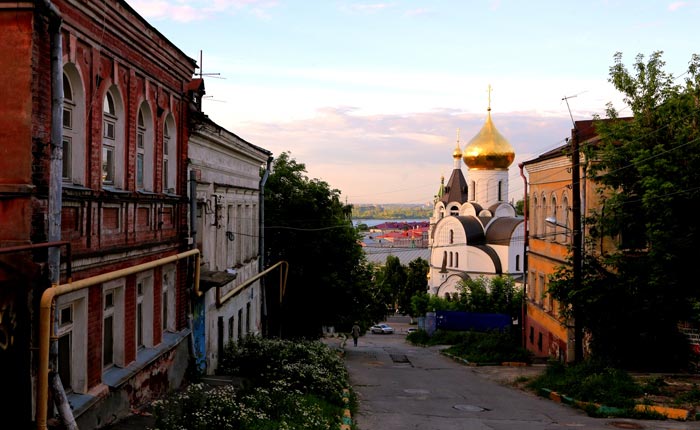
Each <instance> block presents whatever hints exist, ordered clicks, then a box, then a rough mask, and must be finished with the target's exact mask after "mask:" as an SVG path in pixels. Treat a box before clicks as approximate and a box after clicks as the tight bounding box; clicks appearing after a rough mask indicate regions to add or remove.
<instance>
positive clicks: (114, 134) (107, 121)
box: [102, 86, 124, 188]
mask: <svg viewBox="0 0 700 430" xmlns="http://www.w3.org/2000/svg"><path fill="white" fill-rule="evenodd" d="M123 112H124V109H123V105H122V103H121V98H120V97H119V93H118V92H117V89H116V87H115V86H112V88H110V89H109V90H108V91H107V93H106V94H105V97H104V99H103V103H102V184H103V185H106V186H112V187H115V188H123V187H124V118H123Z"/></svg>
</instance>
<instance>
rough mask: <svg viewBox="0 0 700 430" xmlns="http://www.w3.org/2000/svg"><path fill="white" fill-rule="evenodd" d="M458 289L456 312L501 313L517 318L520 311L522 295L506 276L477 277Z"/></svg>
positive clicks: (463, 283) (463, 282) (462, 283)
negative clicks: (457, 307) (458, 306)
mask: <svg viewBox="0 0 700 430" xmlns="http://www.w3.org/2000/svg"><path fill="white" fill-rule="evenodd" d="M458 289H459V290H460V294H459V299H458V301H459V305H460V308H459V309H458V310H463V311H467V312H484V313H501V314H507V315H510V316H513V317H518V316H519V315H520V313H521V311H522V304H523V293H522V290H520V289H518V288H516V287H515V281H514V280H513V278H510V277H508V276H497V277H495V278H486V277H483V276H481V277H479V278H477V279H467V280H465V281H462V282H461V283H460V284H459V286H458Z"/></svg>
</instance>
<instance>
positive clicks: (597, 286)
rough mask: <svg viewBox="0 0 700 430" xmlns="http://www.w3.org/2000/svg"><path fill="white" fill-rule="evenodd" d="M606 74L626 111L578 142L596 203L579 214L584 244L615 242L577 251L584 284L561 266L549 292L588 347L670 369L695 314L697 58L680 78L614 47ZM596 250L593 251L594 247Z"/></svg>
mask: <svg viewBox="0 0 700 430" xmlns="http://www.w3.org/2000/svg"><path fill="white" fill-rule="evenodd" d="M614 60H615V64H614V65H613V66H612V67H611V68H610V77H609V81H610V82H611V83H612V84H613V85H614V86H615V88H616V89H617V90H619V91H620V92H621V93H622V95H623V96H624V101H625V103H626V104H627V107H628V108H629V109H630V112H631V114H632V117H631V118H620V112H618V111H617V110H616V109H615V108H613V107H612V105H608V109H607V111H606V114H607V117H608V119H606V120H599V121H595V127H596V131H597V133H598V134H599V136H600V138H601V141H600V143H599V144H597V145H583V146H582V148H581V149H582V151H583V152H584V154H586V157H585V158H586V160H589V161H592V162H590V163H589V165H588V166H587V169H588V171H587V174H586V175H587V176H588V177H589V178H595V184H596V185H597V186H598V190H597V192H598V194H599V196H600V198H601V205H600V206H599V207H598V209H597V210H595V211H592V212H590V213H588V214H585V215H586V225H587V227H588V229H587V235H588V236H589V237H587V239H588V241H587V246H589V245H591V244H594V243H595V240H596V239H601V238H607V239H613V240H614V241H615V243H616V244H617V245H618V249H617V250H615V251H613V252H610V253H608V254H603V255H598V254H599V249H595V250H594V249H591V248H588V249H586V251H585V252H584V254H585V259H584V264H583V275H582V286H581V289H580V290H578V291H573V290H572V282H571V280H572V279H571V274H570V273H567V271H566V270H563V271H560V272H559V273H557V274H556V275H555V277H554V282H553V283H552V284H550V292H552V293H553V295H554V297H555V298H556V299H557V300H559V301H561V302H562V303H564V304H565V305H571V306H566V307H565V310H570V309H572V307H575V308H578V310H580V311H581V312H580V320H579V321H578V322H580V323H582V324H583V326H584V327H585V328H586V329H587V330H588V331H589V332H590V333H591V334H592V339H593V343H592V350H593V353H594V354H595V355H597V356H598V357H600V358H605V359H607V360H609V361H610V362H613V363H619V364H622V365H624V366H625V367H627V368H630V367H636V368H644V369H659V370H662V369H664V370H674V369H678V368H679V367H682V366H684V365H685V364H686V363H687V355H686V354H687V351H688V348H687V344H686V342H685V341H684V339H683V337H682V336H680V335H679V334H678V332H677V323H678V322H679V321H698V320H699V319H700V318H699V317H700V315H699V314H698V312H697V309H698V308H700V307H699V306H698V302H699V301H700V290H698V289H697V288H695V286H694V285H693V283H692V282H687V268H688V267H693V265H694V263H695V257H694V256H695V255H696V244H697V243H698V242H699V241H700V234H699V229H698V227H699V224H698V222H697V219H696V217H695V215H694V212H693V211H692V210H689V208H692V207H695V206H697V204H698V201H700V188H699V187H698V184H700V151H698V147H699V145H700V108H699V104H698V100H699V99H700V74H699V72H700V57H698V56H697V55H693V56H692V59H691V61H690V65H689V69H688V72H687V73H686V74H685V75H684V77H683V80H682V81H681V80H677V79H676V78H674V77H673V76H672V75H671V74H670V73H667V72H665V71H664V66H665V63H664V61H663V60H662V52H654V53H653V54H652V55H651V56H650V57H649V58H648V60H646V59H645V58H644V56H643V55H638V56H637V57H636V59H635V62H634V64H633V70H632V71H630V70H628V69H627V67H626V66H625V65H624V64H623V62H622V54H620V53H618V54H616V55H615V59H614ZM594 251H595V252H596V255H595V256H591V254H592V253H593V252H594Z"/></svg>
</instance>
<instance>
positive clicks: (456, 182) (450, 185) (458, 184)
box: [440, 169, 468, 204]
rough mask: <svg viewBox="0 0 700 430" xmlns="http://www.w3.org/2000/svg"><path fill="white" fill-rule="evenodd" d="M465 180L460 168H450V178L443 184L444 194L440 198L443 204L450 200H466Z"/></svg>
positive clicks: (460, 201)
mask: <svg viewBox="0 0 700 430" xmlns="http://www.w3.org/2000/svg"><path fill="white" fill-rule="evenodd" d="M467 189H468V187H467V180H466V179H465V178H464V174H463V173H462V169H454V170H452V175H450V180H449V181H447V185H445V194H443V196H442V198H441V199H440V201H441V202H443V203H444V204H448V203H450V202H459V203H464V202H466V201H467Z"/></svg>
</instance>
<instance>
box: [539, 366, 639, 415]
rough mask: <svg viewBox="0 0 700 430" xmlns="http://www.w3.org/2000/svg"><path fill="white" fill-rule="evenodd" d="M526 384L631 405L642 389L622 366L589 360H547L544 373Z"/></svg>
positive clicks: (614, 404) (584, 398)
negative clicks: (568, 362) (564, 362)
mask: <svg viewBox="0 0 700 430" xmlns="http://www.w3.org/2000/svg"><path fill="white" fill-rule="evenodd" d="M529 387H530V388H532V389H536V390H539V389H542V388H547V389H550V390H553V391H556V392H558V393H561V394H565V395H567V396H570V397H573V398H575V399H577V400H581V401H584V402H594V403H600V404H603V405H606V406H611V407H618V408H632V407H633V406H634V403H635V398H636V397H639V396H640V395H642V394H643V393H644V391H643V389H642V387H641V386H640V385H639V384H638V383H637V382H635V380H634V379H633V378H632V376H630V375H629V374H628V373H627V372H625V371H624V370H621V369H617V368H613V367H610V366H607V365H605V364H603V363H597V362H595V361H590V360H589V361H584V362H582V363H579V364H574V365H565V364H563V363H560V362H550V363H549V365H548V366H547V369H546V371H545V372H544V374H542V375H541V376H539V377H538V378H535V379H534V380H533V381H532V382H531V383H530V384H529Z"/></svg>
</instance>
